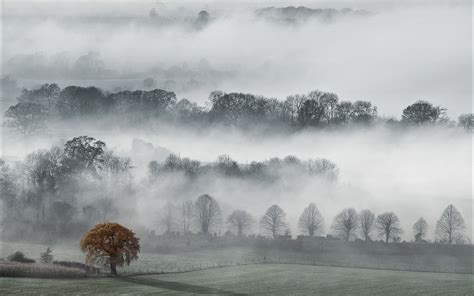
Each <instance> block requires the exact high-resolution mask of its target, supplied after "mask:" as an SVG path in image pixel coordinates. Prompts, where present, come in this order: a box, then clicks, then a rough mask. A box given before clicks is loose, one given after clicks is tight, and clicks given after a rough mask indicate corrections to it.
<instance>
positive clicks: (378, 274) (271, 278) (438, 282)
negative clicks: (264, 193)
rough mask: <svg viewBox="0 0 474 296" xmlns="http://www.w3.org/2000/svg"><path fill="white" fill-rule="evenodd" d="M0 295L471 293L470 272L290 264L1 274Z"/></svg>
mask: <svg viewBox="0 0 474 296" xmlns="http://www.w3.org/2000/svg"><path fill="white" fill-rule="evenodd" d="M0 281H1V285H0V294H4V295H5V294H9V293H15V294H21V293H23V294H36V295H37V294H68V295H78V294H81V295H90V294H101V295H117V294H140V295H146V294H149V295H153V294H157V293H162V294H167V295H183V294H188V293H190V294H192V293H203V294H273V295H290V294H291V295H374V294H377V295H472V294H473V287H472V281H473V276H472V275H466V274H446V273H428V272H402V271H385V270H367V269H355V268H338V267H322V266H308V265H291V264H281V265H280V264H256V265H246V266H235V267H224V268H218V269H210V270H201V271H194V272H188V273H180V274H167V275H157V276H135V277H117V278H98V279H78V280H51V279H42V280H37V279H22V278H3V279H0Z"/></svg>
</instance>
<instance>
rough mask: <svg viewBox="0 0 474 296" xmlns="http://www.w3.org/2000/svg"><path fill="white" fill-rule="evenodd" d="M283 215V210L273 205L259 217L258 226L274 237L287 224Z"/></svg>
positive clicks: (276, 236)
mask: <svg viewBox="0 0 474 296" xmlns="http://www.w3.org/2000/svg"><path fill="white" fill-rule="evenodd" d="M285 217H286V214H285V212H284V211H283V210H282V209H281V208H280V207H279V206H277V205H273V206H271V207H269V208H268V209H267V211H266V212H265V215H263V217H262V219H260V226H261V227H262V228H263V230H264V231H266V232H268V233H270V234H271V235H272V236H273V238H274V239H276V238H278V235H279V234H281V233H282V232H283V231H284V230H285V228H286V226H287V224H286V221H285Z"/></svg>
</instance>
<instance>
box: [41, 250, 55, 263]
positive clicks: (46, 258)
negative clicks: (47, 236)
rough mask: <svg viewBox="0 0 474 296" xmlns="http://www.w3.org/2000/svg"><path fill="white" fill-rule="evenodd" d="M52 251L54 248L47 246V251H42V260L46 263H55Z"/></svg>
mask: <svg viewBox="0 0 474 296" xmlns="http://www.w3.org/2000/svg"><path fill="white" fill-rule="evenodd" d="M52 252H53V250H51V249H50V248H49V247H48V248H46V251H44V253H41V256H40V262H41V263H46V264H51V263H53V255H52V254H51V253H52Z"/></svg>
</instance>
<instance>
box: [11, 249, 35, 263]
mask: <svg viewBox="0 0 474 296" xmlns="http://www.w3.org/2000/svg"><path fill="white" fill-rule="evenodd" d="M7 259H8V261H11V262H20V263H35V262H36V261H35V260H33V259H30V258H27V257H26V256H25V254H23V253H22V252H20V251H16V252H15V253H13V254H10V255H9V256H8V257H7Z"/></svg>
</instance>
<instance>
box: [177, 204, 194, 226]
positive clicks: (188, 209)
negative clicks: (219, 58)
mask: <svg viewBox="0 0 474 296" xmlns="http://www.w3.org/2000/svg"><path fill="white" fill-rule="evenodd" d="M180 212H181V224H182V226H183V234H186V233H188V232H189V231H190V230H191V221H192V218H193V212H194V205H193V202H192V201H191V200H185V201H183V202H182V203H181V207H180Z"/></svg>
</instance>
